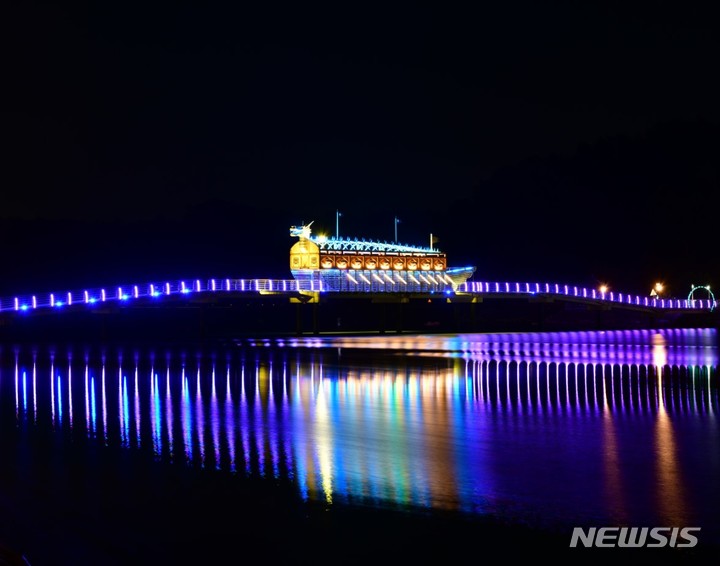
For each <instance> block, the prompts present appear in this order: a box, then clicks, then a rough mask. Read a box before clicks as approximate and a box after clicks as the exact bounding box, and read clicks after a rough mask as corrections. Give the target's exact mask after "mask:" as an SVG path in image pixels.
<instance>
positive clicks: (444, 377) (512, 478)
mask: <svg viewBox="0 0 720 566" xmlns="http://www.w3.org/2000/svg"><path fill="white" fill-rule="evenodd" d="M260 346H262V347H260ZM2 355H3V357H4V358H6V353H5V352H3V353H2ZM717 356H718V348H717V336H716V331H714V330H679V331H666V332H650V331H648V332H641V331H630V332H622V333H608V332H598V333H593V332H578V333H552V334H508V335H457V336H432V337H429V336H423V337H407V336H398V337H388V338H382V337H378V338H357V339H353V338H333V339H330V338H328V339H312V340H265V341H252V340H250V341H247V342H246V343H238V344H237V345H236V347H235V348H233V349H228V350H223V351H213V352H200V353H197V354H196V353H192V354H190V353H188V352H186V351H168V352H165V355H164V356H163V355H162V353H161V352H157V351H146V352H142V351H135V350H133V351H124V350H122V349H118V350H115V351H112V350H109V349H107V350H99V351H85V352H83V354H82V355H78V354H77V353H76V352H74V351H73V350H72V349H68V350H66V351H61V350H59V349H54V350H52V351H50V350H45V351H44V350H42V349H37V350H35V351H32V352H26V351H24V350H22V349H18V350H16V351H15V352H13V358H12V360H6V359H3V364H2V367H3V373H2V374H0V380H2V381H1V382H0V386H1V390H2V392H3V393H5V392H6V391H7V390H8V388H9V387H11V388H12V390H13V398H14V404H15V407H14V410H15V412H16V418H17V422H18V425H19V426H27V425H28V423H35V422H37V421H39V420H42V419H45V418H47V419H49V420H50V421H51V423H52V425H53V427H54V428H55V429H56V430H60V431H61V430H69V429H73V430H74V431H75V432H77V431H78V430H80V431H85V432H86V433H87V436H88V437H89V438H92V439H96V441H97V442H98V443H100V444H104V445H107V446H109V447H112V446H119V447H121V448H122V449H127V450H136V449H149V450H151V451H152V452H153V453H154V454H155V455H156V456H157V458H159V459H162V460H164V461H168V462H177V463H178V464H181V465H189V466H193V467H197V468H213V469H219V470H226V471H229V472H232V473H237V474H240V475H244V476H262V477H272V478H283V479H290V480H292V481H293V482H295V484H296V485H297V489H298V490H299V492H300V493H301V494H302V496H303V497H304V498H306V499H308V500H313V501H319V502H323V503H325V504H327V505H334V504H342V503H348V502H364V503H367V502H376V503H378V504H383V505H397V506H403V507H405V506H412V507H423V508H426V507H431V508H438V509H448V510H457V511H463V512H469V513H511V514H513V515H519V516H522V515H523V514H526V513H527V514H531V515H532V514H537V512H538V511H537V510H538V509H543V510H544V513H545V515H544V517H545V519H546V520H548V521H552V520H553V519H552V518H553V517H559V516H561V515H562V516H564V517H570V518H571V519H569V520H573V519H576V520H577V521H579V522H582V521H590V520H591V519H592V518H603V519H605V520H612V521H613V522H614V524H634V525H637V522H638V520H639V519H643V520H647V521H653V520H656V522H658V524H663V525H665V524H672V525H675V524H677V525H681V526H686V525H689V524H690V523H692V522H693V520H697V519H698V517H700V518H702V519H703V520H707V517H706V515H707V516H715V515H716V514H715V513H714V511H713V510H711V509H709V503H708V500H712V497H709V496H715V499H717V497H718V496H719V495H720V493H719V492H718V487H717V482H716V478H717V477H718V474H719V473H720V469H718V467H719V466H720V464H719V463H718V461H717V459H716V458H715V459H712V458H708V457H707V454H706V453H704V452H703V450H706V449H707V447H708V446H720V434H719V430H720V429H719V427H718V422H717V412H718V385H717ZM5 368H8V369H9V368H12V369H11V370H10V371H12V372H13V373H14V375H13V379H12V380H11V381H8V380H7V379H6V377H7V370H6V369H5ZM3 406H4V405H3ZM688 439H689V440H688ZM699 462H703V466H704V467H701V468H697V467H695V466H696V465H697V464H698V463H699ZM690 469H692V470H693V472H692V475H691V474H690V473H689V470H690ZM639 488H640V489H639ZM588 492H590V493H592V494H593V495H591V496H588ZM578 501H582V506H581V508H578ZM639 514H640V515H642V516H641V517H638V515H639ZM565 520H568V519H565ZM715 520H716V521H717V519H715Z"/></svg>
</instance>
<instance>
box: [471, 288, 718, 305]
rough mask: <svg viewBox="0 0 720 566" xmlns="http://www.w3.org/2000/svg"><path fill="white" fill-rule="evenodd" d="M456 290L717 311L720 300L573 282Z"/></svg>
mask: <svg viewBox="0 0 720 566" xmlns="http://www.w3.org/2000/svg"><path fill="white" fill-rule="evenodd" d="M457 291H459V292H463V293H476V294H511V295H561V296H563V297H576V298H579V299H587V300H595V301H606V302H611V303H620V304H624V305H632V306H639V307H647V308H657V309H672V310H675V309H693V310H711V311H712V310H714V309H715V308H716V307H717V301H714V300H712V299H693V300H688V299H662V298H655V297H641V296H639V295H630V294H624V293H614V292H613V291H607V292H602V291H599V290H597V289H587V288H586V287H577V286H574V285H560V284H558V283H508V282H503V283H500V282H482V281H470V282H465V283H462V284H461V285H459V286H458V288H457Z"/></svg>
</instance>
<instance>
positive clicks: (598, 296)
mask: <svg viewBox="0 0 720 566" xmlns="http://www.w3.org/2000/svg"><path fill="white" fill-rule="evenodd" d="M399 287H401V286H399V285H393V286H392V288H378V289H374V290H373V291H372V292H373V293H399V292H400V293H402V292H407V289H402V288H399ZM301 291H305V292H323V293H324V292H332V293H342V292H343V291H332V290H330V289H328V288H327V286H324V285H323V283H322V282H321V281H312V280H311V281H297V280H294V279H207V280H201V279H188V280H181V281H172V282H156V283H144V284H142V285H135V284H129V285H119V286H116V287H104V288H94V289H80V290H76V291H66V292H61V293H44V294H36V295H19V296H16V297H10V298H0V312H10V311H17V312H25V311H33V310H36V309H62V308H66V307H69V306H73V305H74V306H78V305H87V306H91V305H97V304H102V303H112V302H116V303H125V302H132V301H133V300H134V299H141V298H146V299H148V300H156V299H157V300H162V298H163V297H169V296H178V295H180V296H182V295H193V294H198V293H217V294H222V293H226V292H234V293H238V292H240V293H243V292H247V293H262V292H275V293H297V292H301ZM436 291H437V292H438V293H443V294H446V295H452V294H454V293H472V294H487V295H519V296H523V295H528V296H532V295H537V296H546V295H559V296H561V297H569V298H577V299H581V300H586V301H598V302H608V303H616V304H622V305H630V306H637V307H642V308H649V309H659V310H705V311H712V310H714V309H715V308H716V307H717V303H716V301H714V300H710V299H707V300H704V299H696V300H688V299H661V298H652V297H641V296H639V295H630V294H624V293H614V292H606V293H602V292H600V291H598V290H596V289H587V288H584V287H577V286H571V285H561V284H557V283H554V284H551V283H509V282H481V281H470V282H465V283H462V284H460V285H458V286H457V287H456V288H455V289H454V290H450V289H448V286H447V285H442V286H441V285H439V284H438V286H437V289H436ZM430 292H434V291H433V290H431V291H430Z"/></svg>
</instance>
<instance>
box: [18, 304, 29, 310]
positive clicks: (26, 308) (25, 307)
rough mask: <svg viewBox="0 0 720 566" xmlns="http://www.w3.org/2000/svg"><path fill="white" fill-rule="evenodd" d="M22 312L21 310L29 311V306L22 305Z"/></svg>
mask: <svg viewBox="0 0 720 566" xmlns="http://www.w3.org/2000/svg"><path fill="white" fill-rule="evenodd" d="M20 310H21V311H26V310H28V306H27V305H20Z"/></svg>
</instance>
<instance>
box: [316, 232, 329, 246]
mask: <svg viewBox="0 0 720 566" xmlns="http://www.w3.org/2000/svg"><path fill="white" fill-rule="evenodd" d="M327 239H328V238H327V236H326V235H325V234H321V235H319V236H318V237H317V241H318V242H320V243H321V244H322V243H325V242H327Z"/></svg>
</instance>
